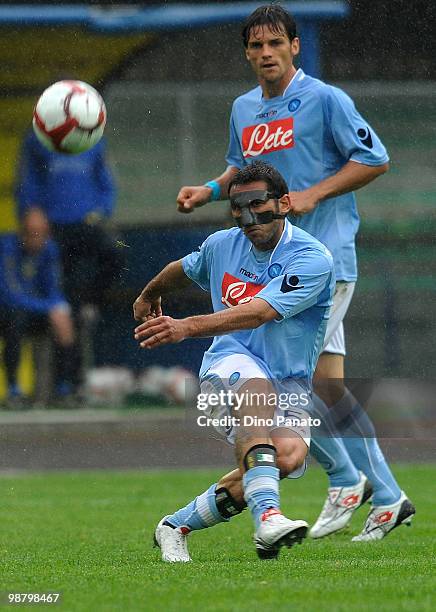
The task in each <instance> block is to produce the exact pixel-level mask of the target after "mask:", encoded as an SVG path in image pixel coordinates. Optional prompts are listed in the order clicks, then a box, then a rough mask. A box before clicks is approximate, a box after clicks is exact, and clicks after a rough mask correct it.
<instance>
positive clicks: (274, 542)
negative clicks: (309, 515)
mask: <svg viewBox="0 0 436 612" xmlns="http://www.w3.org/2000/svg"><path fill="white" fill-rule="evenodd" d="M308 527H309V525H308V524H307V523H306V521H291V520H290V519H288V518H286V516H283V514H282V513H281V512H280V511H279V510H276V509H275V508H271V509H270V510H267V512H264V513H263V514H262V518H261V521H260V525H259V527H258V528H257V531H256V532H255V534H254V543H255V545H256V552H257V555H258V557H259V558H260V559H275V558H277V556H278V554H279V551H280V548H281V547H282V546H287V547H288V548H291V546H293V545H294V544H301V542H302V541H303V539H304V538H305V537H306V533H307V529H308Z"/></svg>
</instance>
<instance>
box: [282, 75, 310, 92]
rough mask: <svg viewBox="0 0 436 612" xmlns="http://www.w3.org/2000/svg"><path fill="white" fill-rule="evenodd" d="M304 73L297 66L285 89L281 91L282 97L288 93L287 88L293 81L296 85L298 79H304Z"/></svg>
mask: <svg viewBox="0 0 436 612" xmlns="http://www.w3.org/2000/svg"><path fill="white" fill-rule="evenodd" d="M305 76H306V75H305V74H304V72H303V69H302V68H298V70H297V72H296V73H295V74H294V76H293V77H292V79H291V80H290V81H289V84H288V86H287V87H286V89H285V91H284V92H283V96H282V97H283V98H284V97H285V96H286V94H287V93H288V91H289V89H290V88H291V87H292V85H293V84H294V83H295V85H297V84H298V83H299V82H300V81H302V80H303V79H304V77H305Z"/></svg>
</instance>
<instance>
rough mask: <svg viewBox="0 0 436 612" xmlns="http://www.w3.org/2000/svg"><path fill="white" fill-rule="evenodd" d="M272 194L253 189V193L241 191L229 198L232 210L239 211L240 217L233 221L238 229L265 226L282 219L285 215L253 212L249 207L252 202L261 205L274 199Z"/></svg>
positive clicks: (270, 212) (269, 211)
mask: <svg viewBox="0 0 436 612" xmlns="http://www.w3.org/2000/svg"><path fill="white" fill-rule="evenodd" d="M274 197H275V196H274V194H273V193H270V192H269V191H266V190H263V189H253V191H242V192H241V193H236V194H235V195H233V196H231V198H230V205H231V207H232V209H235V208H238V209H239V210H240V211H241V216H240V217H238V218H237V219H235V221H236V223H237V224H238V226H239V227H240V228H243V227H249V226H250V225H266V224H267V223H271V222H272V221H273V220H274V219H284V218H285V217H286V215H281V214H279V213H276V212H274V211H273V210H267V211H265V212H259V213H258V212H253V211H252V210H251V209H250V206H251V205H252V204H253V202H256V203H260V202H262V204H263V203H264V202H268V200H270V199H271V198H274Z"/></svg>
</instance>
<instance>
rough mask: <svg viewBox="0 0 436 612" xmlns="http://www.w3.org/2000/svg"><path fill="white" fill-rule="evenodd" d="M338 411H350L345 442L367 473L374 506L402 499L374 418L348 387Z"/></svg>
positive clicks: (345, 424)
mask: <svg viewBox="0 0 436 612" xmlns="http://www.w3.org/2000/svg"><path fill="white" fill-rule="evenodd" d="M335 411H336V408H335ZM338 413H340V414H342V415H343V414H348V417H346V418H345V419H344V420H343V421H342V423H343V427H344V438H343V441H344V444H345V447H346V448H347V450H348V454H349V455H350V457H351V459H352V461H353V463H354V465H355V466H356V467H357V468H358V469H359V470H361V471H362V472H363V473H364V474H365V475H366V477H367V478H368V479H369V481H370V482H371V484H372V486H373V489H374V493H373V498H372V503H373V505H374V506H386V505H390V504H394V503H395V502H397V501H398V500H399V499H400V496H401V489H400V487H399V486H398V483H397V481H396V480H395V478H394V476H393V474H392V472H391V470H390V468H389V466H388V464H387V461H386V459H385V458H384V455H383V452H382V450H381V448H380V446H379V444H378V442H377V438H376V434H375V429H374V425H373V423H372V422H371V419H370V418H369V417H368V415H367V413H366V411H365V410H364V409H363V408H362V406H361V405H360V404H359V402H358V401H357V399H356V398H355V397H354V396H353V395H352V393H350V391H348V389H347V390H346V392H345V395H344V397H343V398H342V399H341V401H340V402H339V405H338ZM354 435H355V436H356V437H354Z"/></svg>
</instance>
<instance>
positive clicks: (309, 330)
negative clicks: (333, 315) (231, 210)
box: [182, 221, 335, 384]
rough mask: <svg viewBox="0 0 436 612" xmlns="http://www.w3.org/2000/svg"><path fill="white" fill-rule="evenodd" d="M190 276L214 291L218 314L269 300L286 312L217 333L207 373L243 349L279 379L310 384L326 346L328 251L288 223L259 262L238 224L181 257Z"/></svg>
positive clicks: (206, 362)
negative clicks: (273, 318) (250, 326)
mask: <svg viewBox="0 0 436 612" xmlns="http://www.w3.org/2000/svg"><path fill="white" fill-rule="evenodd" d="M182 263H183V269H184V271H185V274H186V275H187V276H188V277H189V278H190V279H192V280H193V281H195V282H196V283H197V284H198V285H199V286H200V287H201V288H202V289H204V290H206V291H210V293H211V297H212V304H213V310H214V312H218V311H220V310H224V309H225V308H231V307H232V306H236V305H238V304H244V303H246V302H249V301H250V300H251V299H253V298H257V299H259V298H262V299H263V300H265V301H266V302H268V303H269V304H270V305H271V306H272V307H273V308H274V309H275V310H276V311H277V312H278V314H279V317H278V319H277V320H276V321H269V322H268V323H264V324H263V325H261V326H260V327H258V328H257V329H249V330H244V331H239V332H233V333H231V334H226V335H223V336H217V337H215V338H214V340H213V342H212V345H211V346H210V348H209V350H208V351H206V353H205V355H204V358H203V362H202V365H201V369H200V376H202V375H204V373H205V372H206V371H207V370H208V369H209V368H210V366H211V365H213V364H214V363H215V362H216V361H218V360H219V359H221V358H223V357H225V356H227V355H234V354H235V353H242V354H245V355H249V356H250V357H252V358H253V359H254V360H255V361H257V362H258V363H259V364H260V365H261V367H263V369H264V370H265V371H266V372H267V374H268V375H269V376H270V377H271V378H272V379H275V380H278V381H282V380H284V379H286V378H289V377H292V378H298V379H303V380H304V381H307V382H308V383H309V384H310V381H311V378H312V375H313V372H314V370H315V366H316V363H317V360H318V355H319V352H320V350H321V347H322V344H323V340H324V335H325V329H326V325H327V319H328V314H329V307H330V305H331V298H332V295H333V290H334V284H335V278H334V272H333V260H332V256H331V255H330V253H329V252H328V250H327V249H326V248H325V247H324V246H323V245H322V244H321V243H320V242H319V241H318V240H316V239H315V238H313V237H312V236H310V235H309V234H307V233H306V232H305V231H303V230H301V229H299V228H296V227H293V226H292V225H291V224H290V223H289V221H286V223H285V229H284V232H283V234H282V236H281V239H280V241H279V243H278V244H277V246H276V247H275V249H274V250H273V251H272V252H271V254H270V257H269V258H268V260H266V261H262V262H259V261H257V259H256V257H255V254H254V252H253V247H252V244H251V242H250V241H249V240H248V238H247V237H246V236H245V235H244V233H243V232H242V230H240V229H239V228H233V229H229V230H222V231H219V232H216V233H214V234H212V235H211V236H209V237H208V238H207V239H206V240H205V241H204V242H203V244H202V245H201V247H200V249H199V250H198V251H196V252H194V253H191V254H190V255H187V256H186V257H184V258H183V260H182Z"/></svg>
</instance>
